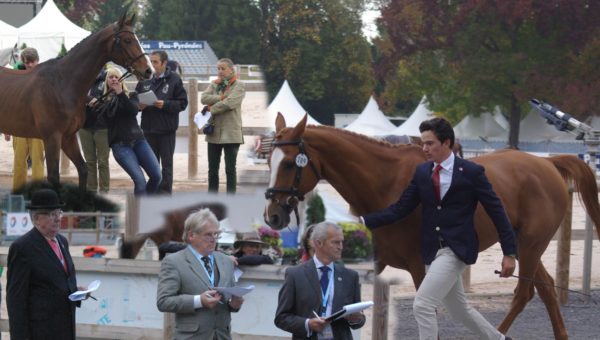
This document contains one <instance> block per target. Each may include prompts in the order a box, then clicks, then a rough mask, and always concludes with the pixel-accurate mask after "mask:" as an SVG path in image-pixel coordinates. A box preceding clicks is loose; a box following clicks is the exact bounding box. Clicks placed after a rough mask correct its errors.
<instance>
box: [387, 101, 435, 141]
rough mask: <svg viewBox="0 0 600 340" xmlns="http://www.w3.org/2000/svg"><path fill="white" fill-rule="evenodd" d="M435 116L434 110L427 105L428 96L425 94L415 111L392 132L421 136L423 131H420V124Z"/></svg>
mask: <svg viewBox="0 0 600 340" xmlns="http://www.w3.org/2000/svg"><path fill="white" fill-rule="evenodd" d="M431 118H433V111H431V110H429V108H428V107H427V97H426V96H423V98H421V102H420V103H419V105H418V106H417V108H416V109H415V111H414V112H413V113H412V114H411V115H410V117H408V119H407V120H406V121H405V122H404V123H402V125H400V126H398V127H397V128H396V129H395V130H393V131H392V132H391V133H392V134H394V135H407V136H411V137H420V136H421V131H419V125H421V123H422V122H423V121H424V120H427V119H431Z"/></svg>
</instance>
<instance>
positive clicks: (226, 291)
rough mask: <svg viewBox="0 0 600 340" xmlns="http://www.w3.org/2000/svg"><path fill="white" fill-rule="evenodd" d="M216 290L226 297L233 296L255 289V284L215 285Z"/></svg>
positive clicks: (242, 294)
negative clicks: (242, 285) (236, 285)
mask: <svg viewBox="0 0 600 340" xmlns="http://www.w3.org/2000/svg"><path fill="white" fill-rule="evenodd" d="M215 290H216V291H217V292H219V293H221V294H223V295H225V297H229V296H231V295H233V296H244V295H246V294H248V293H250V292H251V291H253V290H254V285H249V286H247V287H215Z"/></svg>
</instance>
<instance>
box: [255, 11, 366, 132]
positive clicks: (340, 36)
mask: <svg viewBox="0 0 600 340" xmlns="http://www.w3.org/2000/svg"><path fill="white" fill-rule="evenodd" d="M364 4H365V1H362V0H331V1H318V0H302V1H285V0H259V6H260V9H261V13H262V20H261V22H262V27H261V31H262V34H261V52H262V54H261V63H262V65H263V68H264V71H265V76H266V79H267V83H268V90H269V94H270V95H271V96H273V95H274V94H275V93H276V91H277V90H278V89H279V87H280V86H281V84H282V83H283V81H284V80H285V79H287V80H288V81H289V82H290V84H291V86H292V90H293V91H294V93H295V94H296V96H297V97H298V100H299V101H300V102H301V103H302V105H303V106H304V108H305V109H307V110H308V112H309V113H310V114H311V115H312V116H313V117H315V118H316V119H317V120H319V121H320V122H321V123H324V124H332V123H333V113H334V112H356V111H359V110H360V109H362V108H363V106H364V105H365V103H366V101H367V99H368V97H369V95H371V93H372V91H373V86H374V78H373V75H372V72H371V54H370V49H369V44H368V42H367V40H366V38H365V37H364V36H363V35H362V31H361V29H362V21H361V12H362V9H363V8H364Z"/></svg>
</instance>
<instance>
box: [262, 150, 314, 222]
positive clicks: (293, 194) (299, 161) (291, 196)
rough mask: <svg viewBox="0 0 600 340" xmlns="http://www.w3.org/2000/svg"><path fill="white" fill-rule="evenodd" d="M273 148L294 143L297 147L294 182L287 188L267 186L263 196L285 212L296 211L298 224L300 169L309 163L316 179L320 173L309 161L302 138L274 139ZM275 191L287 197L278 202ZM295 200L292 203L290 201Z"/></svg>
mask: <svg viewBox="0 0 600 340" xmlns="http://www.w3.org/2000/svg"><path fill="white" fill-rule="evenodd" d="M272 145H273V148H276V147H281V146H286V145H294V146H297V147H298V151H299V152H298V154H297V155H296V159H295V164H296V174H295V175H294V182H293V183H292V186H291V187H289V188H281V187H280V188H277V187H272V188H267V190H266V191H265V198H266V199H268V200H271V201H273V203H276V204H279V205H280V206H281V207H282V208H283V209H285V211H286V212H287V213H291V212H292V211H294V212H295V213H296V221H297V223H298V224H300V217H299V215H298V201H304V194H303V193H300V192H299V191H298V187H299V186H300V180H301V179H302V170H303V169H304V168H305V167H306V166H307V165H308V164H310V167H311V169H312V170H313V172H314V173H315V176H316V177H317V180H320V179H321V175H320V174H319V172H318V171H317V168H316V167H315V164H314V163H313V162H311V159H310V157H308V153H307V152H306V150H305V148H304V141H303V140H302V139H299V140H290V141H274V142H273V144H272ZM277 193H283V194H288V198H287V200H286V201H285V203H283V204H282V203H280V202H279V201H278V200H277V199H276V198H275V195H276V194H277ZM293 200H296V202H294V204H292V201H293Z"/></svg>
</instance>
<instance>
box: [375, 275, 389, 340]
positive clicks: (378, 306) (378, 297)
mask: <svg viewBox="0 0 600 340" xmlns="http://www.w3.org/2000/svg"><path fill="white" fill-rule="evenodd" d="M373 303H374V304H375V305H374V306H373V323H372V328H371V335H372V339H373V340H387V333H388V318H387V316H388V311H389V306H390V283H389V282H388V281H387V280H384V279H382V278H381V276H380V275H376V276H375V282H373Z"/></svg>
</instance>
